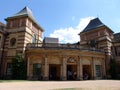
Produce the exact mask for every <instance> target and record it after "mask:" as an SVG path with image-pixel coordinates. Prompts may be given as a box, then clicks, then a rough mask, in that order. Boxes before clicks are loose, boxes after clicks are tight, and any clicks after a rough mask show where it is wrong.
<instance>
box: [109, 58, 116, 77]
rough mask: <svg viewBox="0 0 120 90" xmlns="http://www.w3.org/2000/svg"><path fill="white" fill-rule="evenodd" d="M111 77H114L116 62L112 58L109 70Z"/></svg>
mask: <svg viewBox="0 0 120 90" xmlns="http://www.w3.org/2000/svg"><path fill="white" fill-rule="evenodd" d="M109 72H110V74H111V79H116V63H115V60H114V59H113V58H111V59H110V70H109Z"/></svg>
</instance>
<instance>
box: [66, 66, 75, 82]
mask: <svg viewBox="0 0 120 90" xmlns="http://www.w3.org/2000/svg"><path fill="white" fill-rule="evenodd" d="M76 79H77V65H67V80H76Z"/></svg>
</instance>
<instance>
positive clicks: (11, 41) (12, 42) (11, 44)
mask: <svg viewBox="0 0 120 90" xmlns="http://www.w3.org/2000/svg"><path fill="white" fill-rule="evenodd" d="M15 44H16V39H15V38H12V39H11V40H10V47H14V46H15Z"/></svg>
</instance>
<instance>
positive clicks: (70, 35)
mask: <svg viewBox="0 0 120 90" xmlns="http://www.w3.org/2000/svg"><path fill="white" fill-rule="evenodd" d="M93 18H94V17H86V18H81V19H80V22H79V23H78V25H77V26H76V27H66V28H60V29H57V30H54V32H53V33H51V34H50V35H49V36H50V37H55V38H59V41H60V42H61V43H75V42H78V41H80V38H79V35H78V34H79V33H80V32H81V31H82V30H83V29H84V28H85V27H86V25H87V24H88V23H89V21H90V20H91V19H93Z"/></svg>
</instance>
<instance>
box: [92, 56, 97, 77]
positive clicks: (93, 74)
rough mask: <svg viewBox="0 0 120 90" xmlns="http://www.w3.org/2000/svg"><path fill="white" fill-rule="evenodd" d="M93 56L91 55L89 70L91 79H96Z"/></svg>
mask: <svg viewBox="0 0 120 90" xmlns="http://www.w3.org/2000/svg"><path fill="white" fill-rule="evenodd" d="M94 61H95V57H92V61H91V71H92V79H96V70H95V63H94Z"/></svg>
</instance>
